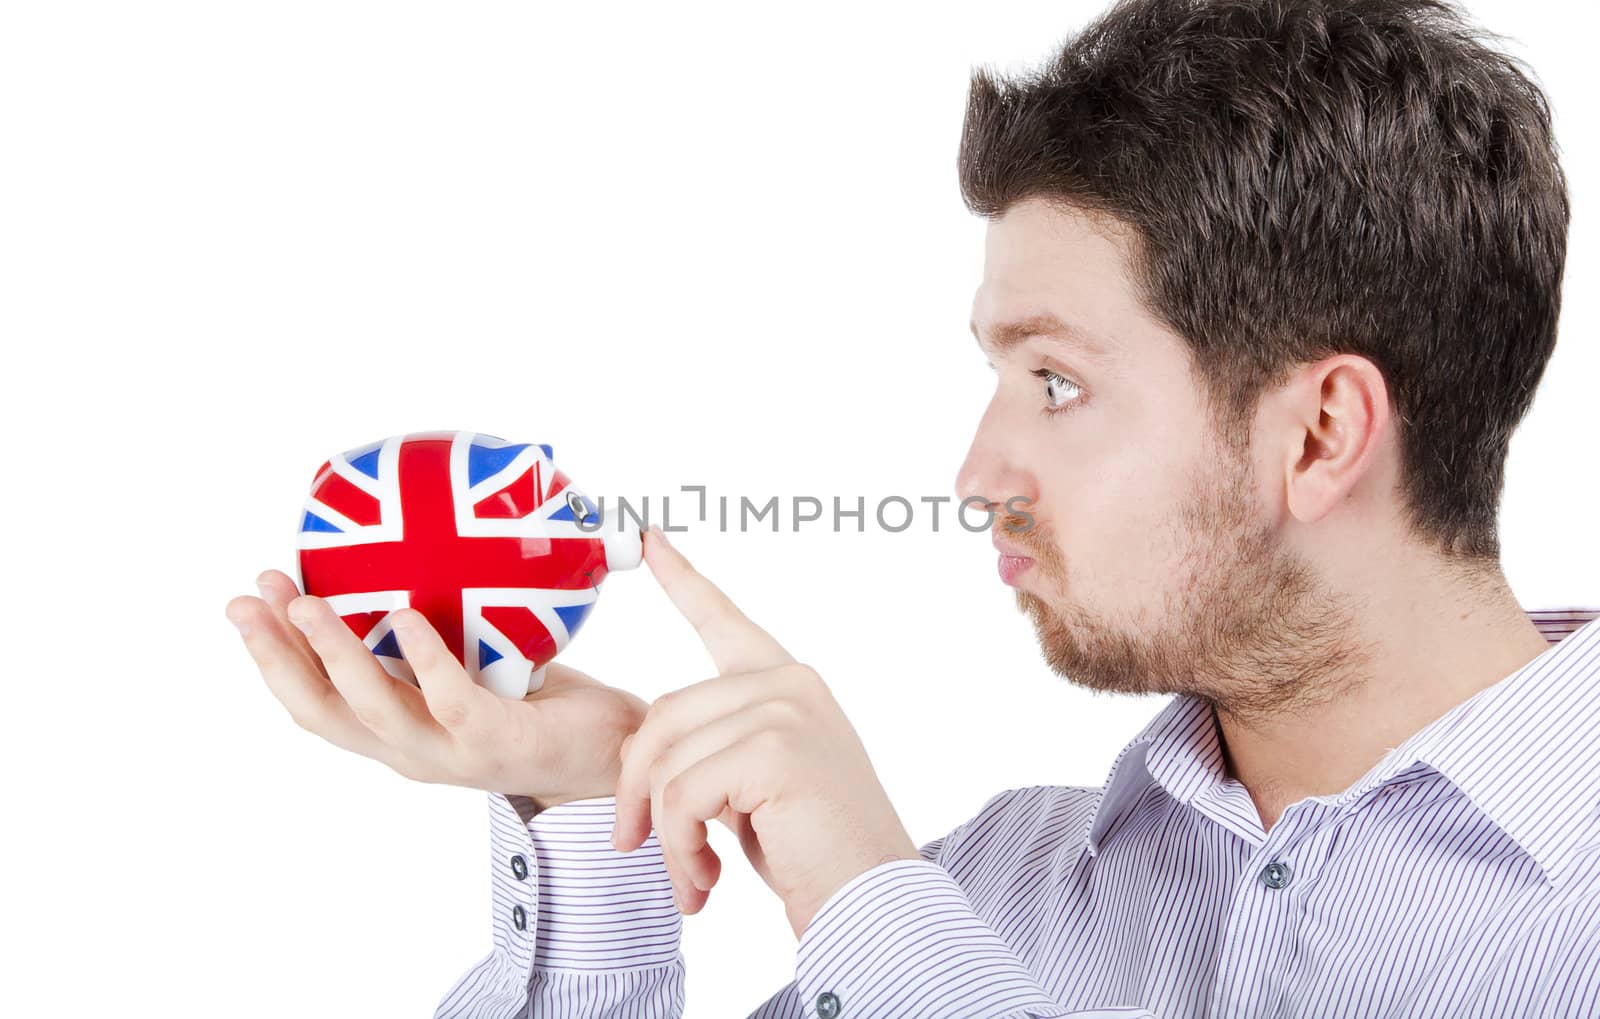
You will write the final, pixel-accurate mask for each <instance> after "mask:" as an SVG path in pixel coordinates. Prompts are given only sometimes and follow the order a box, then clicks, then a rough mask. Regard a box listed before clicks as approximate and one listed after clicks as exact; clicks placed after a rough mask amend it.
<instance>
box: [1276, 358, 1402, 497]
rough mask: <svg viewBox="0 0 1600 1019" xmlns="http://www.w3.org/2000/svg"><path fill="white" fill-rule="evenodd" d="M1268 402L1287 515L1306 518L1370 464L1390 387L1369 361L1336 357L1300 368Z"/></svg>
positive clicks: (1345, 490)
mask: <svg viewBox="0 0 1600 1019" xmlns="http://www.w3.org/2000/svg"><path fill="white" fill-rule="evenodd" d="M1273 405H1274V408H1275V411H1274V412H1275V416H1276V418H1277V421H1276V422H1275V423H1274V424H1273V425H1271V430H1272V432H1273V433H1274V435H1275V436H1277V435H1281V436H1282V439H1283V446H1282V448H1283V451H1284V456H1283V481H1284V495H1285V497H1286V499H1287V501H1288V508H1289V512H1290V513H1292V514H1293V515H1294V516H1295V518H1296V519H1298V520H1300V521H1302V522H1305V523H1311V522H1313V521H1315V520H1318V519H1320V518H1321V517H1322V516H1323V515H1324V514H1326V513H1328V512H1329V511H1330V510H1332V509H1333V508H1334V507H1335V506H1337V505H1338V504H1339V502H1340V501H1341V500H1343V499H1346V498H1348V497H1349V495H1350V492H1351V490H1352V489H1354V488H1355V486H1356V485H1357V483H1359V482H1360V480H1361V479H1362V477H1363V476H1365V475H1366V474H1367V473H1368V472H1369V471H1370V470H1371V469H1372V466H1373V463H1374V461H1375V460H1376V457H1377V451H1378V448H1379V443H1380V441H1381V440H1382V438H1383V435H1384V433H1385V432H1386V431H1387V430H1388V427H1389V418H1390V410H1389V387H1388V384H1387V383H1386V382H1385V381H1384V379H1383V373H1382V372H1380V371H1379V370H1378V368H1377V366H1376V365H1374V364H1373V363H1372V362H1371V361H1369V360H1367V359H1366V358H1364V357H1361V356H1359V355H1356V354H1338V355H1335V356H1333V357H1329V358H1325V359H1323V360H1321V361H1318V362H1317V363H1315V364H1312V365H1308V366H1306V367H1305V368H1303V369H1302V370H1301V371H1300V372H1298V373H1297V374H1296V375H1295V377H1294V378H1293V379H1292V380H1291V381H1290V382H1289V383H1288V384H1287V385H1285V386H1284V387H1283V389H1282V391H1281V392H1280V393H1279V394H1278V396H1277V398H1276V399H1274V400H1273Z"/></svg>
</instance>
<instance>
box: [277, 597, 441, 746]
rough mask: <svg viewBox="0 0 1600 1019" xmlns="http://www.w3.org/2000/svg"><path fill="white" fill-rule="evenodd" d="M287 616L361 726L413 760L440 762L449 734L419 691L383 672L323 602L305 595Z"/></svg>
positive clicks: (293, 602) (359, 641) (298, 599)
mask: <svg viewBox="0 0 1600 1019" xmlns="http://www.w3.org/2000/svg"><path fill="white" fill-rule="evenodd" d="M287 614H288V616H289V620H290V621H291V622H292V623H294V624H295V625H296V626H298V627H300V629H301V631H302V632H303V633H305V635H306V640H307V641H308V642H309V643H310V644H311V649H312V650H313V651H315V652H316V653H317V655H318V656H319V657H320V658H321V659H322V663H323V667H324V668H326V669H327V671H328V678H329V679H330V680H332V682H333V685H334V687H335V688H336V689H337V690H338V691H339V693H341V694H343V695H344V699H345V702H346V703H348V704H349V705H350V710H351V711H352V712H354V713H355V716H356V718H358V719H360V720H361V724H363V725H365V726H366V727H367V728H368V729H371V730H372V731H373V732H374V733H376V734H377V736H378V738H379V739H381V740H382V741H383V742H385V743H387V744H389V745H390V746H392V747H395V748H397V749H399V750H401V751H402V752H403V753H405V754H406V756H408V757H410V758H412V759H414V760H436V759H437V758H438V753H437V751H438V750H439V749H440V747H441V746H442V744H443V741H444V739H445V731H444V729H442V728H441V727H440V726H439V723H438V722H436V721H434V719H433V715H432V714H430V713H429V711H428V706H427V704H426V703H425V702H424V700H423V698H422V691H421V690H419V689H418V688H416V687H414V686H412V685H411V684H410V683H403V682H401V681H400V680H398V679H395V678H394V677H393V676H391V675H389V673H388V672H386V671H384V668H383V666H382V665H379V664H378V660H377V659H376V658H375V657H373V654H372V649H371V648H369V647H367V646H366V644H364V643H362V641H361V638H360V637H357V636H356V635H355V634H354V633H353V632H351V630H350V627H348V626H346V625H345V622H344V620H342V619H340V618H339V616H338V614H337V613H335V612H334V611H333V609H332V608H331V607H330V606H329V605H328V603H327V602H326V601H325V600H324V599H322V598H317V597H313V596H309V595H301V596H300V597H298V598H296V599H294V600H293V601H291V602H290V603H289V606H288V612H287Z"/></svg>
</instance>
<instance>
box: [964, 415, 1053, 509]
mask: <svg viewBox="0 0 1600 1019" xmlns="http://www.w3.org/2000/svg"><path fill="white" fill-rule="evenodd" d="M985 420H987V416H986V417H985ZM995 434H996V433H995V432H994V431H993V430H991V429H986V428H984V427H983V426H982V425H980V426H979V427H978V434H977V435H976V436H974V437H973V440H972V446H971V447H970V448H969V449H968V450H967V457H966V459H965V460H963V461H962V463H961V469H960V470H958V471H957V472H956V498H957V499H959V500H960V501H961V502H962V503H963V504H965V503H967V500H969V499H970V500H972V501H971V503H970V505H971V506H972V508H973V509H974V510H976V509H978V508H980V507H982V508H986V509H990V510H993V511H995V512H1001V511H1003V510H1004V508H1005V503H1006V500H1007V499H1009V498H1011V497H1012V496H1017V495H1020V496H1026V497H1028V498H1033V497H1034V496H1035V493H1034V491H1033V484H1032V481H1031V480H1030V476H1029V474H1028V472H1027V471H1026V470H1024V469H1023V468H1022V467H1021V466H1020V465H1019V464H1018V462H1017V459H1016V456H1015V451H1014V450H1012V449H1010V448H1009V447H1008V446H1007V445H1006V444H1005V443H1004V442H1001V441H996V439H995V438H994V436H995Z"/></svg>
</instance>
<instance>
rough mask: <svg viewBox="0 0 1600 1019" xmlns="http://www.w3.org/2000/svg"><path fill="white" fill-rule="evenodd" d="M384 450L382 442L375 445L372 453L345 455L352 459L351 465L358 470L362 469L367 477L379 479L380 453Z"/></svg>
mask: <svg viewBox="0 0 1600 1019" xmlns="http://www.w3.org/2000/svg"><path fill="white" fill-rule="evenodd" d="M382 452H383V445H382V444H381V443H380V444H378V445H377V446H375V447H373V449H372V451H371V452H370V453H362V454H360V455H359V456H348V455H347V456H346V457H345V459H347V460H349V461H350V466H351V467H354V468H355V469H356V470H358V471H360V472H361V473H362V474H365V475H366V476H367V477H369V478H371V479H372V480H373V481H377V480H378V455H379V454H381V453H382Z"/></svg>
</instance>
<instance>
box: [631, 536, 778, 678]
mask: <svg viewBox="0 0 1600 1019" xmlns="http://www.w3.org/2000/svg"><path fill="white" fill-rule="evenodd" d="M644 561H645V562H646V563H649V564H650V572H651V573H653V574H655V578H656V580H657V581H658V582H659V583H660V584H661V587H662V589H663V590H665V591H666V592H667V597H668V598H669V599H671V600H672V604H673V605H675V606H676V607H677V609H678V611H679V612H681V613H683V617H684V618H685V619H687V620H689V625H690V626H693V627H694V629H695V632H696V633H698V634H699V635H700V642H701V643H702V644H704V645H705V646H706V650H707V651H709V652H710V653H711V660H712V661H713V662H715V663H716V666H717V671H718V672H719V673H722V674H723V675H726V674H728V673H731V672H755V671H756V670H758V669H770V668H774V667H776V666H779V665H789V664H792V663H793V662H794V656H793V655H791V654H789V652H787V651H785V650H784V649H783V645H782V644H779V643H778V642H777V640H775V639H774V638H773V636H772V635H771V634H770V633H768V632H767V631H765V630H763V629H762V628H761V627H759V626H757V625H756V624H755V623H753V622H751V621H750V619H749V617H747V616H746V615H745V614H744V613H743V612H740V611H739V607H738V606H737V605H735V604H734V603H733V601H732V600H731V599H730V598H729V597H728V596H727V595H725V594H723V593H722V591H721V589H720V588H718V587H717V585H715V584H713V583H712V582H711V581H709V580H707V579H706V578H705V577H703V576H701V575H700V573H699V571H698V570H696V569H695V568H694V566H692V565H691V564H690V563H689V560H687V559H685V558H684V557H683V553H681V552H679V551H678V550H677V549H675V548H673V547H672V543H671V542H669V541H667V536H666V535H665V534H663V533H662V532H661V528H660V527H658V526H655V525H653V524H652V525H651V527H650V529H649V530H648V531H646V532H645V539H644Z"/></svg>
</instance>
